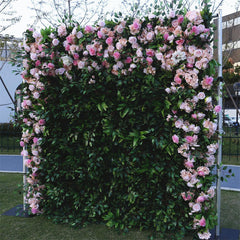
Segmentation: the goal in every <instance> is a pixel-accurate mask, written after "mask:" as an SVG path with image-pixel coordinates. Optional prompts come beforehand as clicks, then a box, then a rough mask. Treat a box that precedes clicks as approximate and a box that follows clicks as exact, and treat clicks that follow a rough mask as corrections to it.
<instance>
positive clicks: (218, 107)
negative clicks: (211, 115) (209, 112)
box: [214, 105, 222, 113]
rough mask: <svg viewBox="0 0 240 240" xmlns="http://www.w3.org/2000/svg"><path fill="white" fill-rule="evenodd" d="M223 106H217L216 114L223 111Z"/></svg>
mask: <svg viewBox="0 0 240 240" xmlns="http://www.w3.org/2000/svg"><path fill="white" fill-rule="evenodd" d="M221 109H222V108H221V106H220V105H217V106H215V108H214V111H215V112H216V113H219V112H220V111H221Z"/></svg>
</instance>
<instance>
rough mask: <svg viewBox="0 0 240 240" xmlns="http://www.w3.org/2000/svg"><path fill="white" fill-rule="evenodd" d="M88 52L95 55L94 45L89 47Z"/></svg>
mask: <svg viewBox="0 0 240 240" xmlns="http://www.w3.org/2000/svg"><path fill="white" fill-rule="evenodd" d="M89 54H90V55H91V56H95V55H96V49H95V48H94V47H90V49H89Z"/></svg>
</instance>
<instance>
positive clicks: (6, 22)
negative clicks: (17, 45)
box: [0, 0, 21, 34]
mask: <svg viewBox="0 0 240 240" xmlns="http://www.w3.org/2000/svg"><path fill="white" fill-rule="evenodd" d="M14 2H16V0H1V1H0V34H2V33H4V31H5V30H6V29H7V28H9V27H10V26H12V25H13V24H15V23H16V22H18V21H20V19H21V16H16V11H14V10H12V6H13V3H14Z"/></svg>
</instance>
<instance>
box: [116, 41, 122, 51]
mask: <svg viewBox="0 0 240 240" xmlns="http://www.w3.org/2000/svg"><path fill="white" fill-rule="evenodd" d="M122 48H123V45H122V44H121V43H120V42H117V43H116V49H117V50H121V49H122Z"/></svg>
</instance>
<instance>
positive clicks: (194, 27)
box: [191, 26, 200, 35]
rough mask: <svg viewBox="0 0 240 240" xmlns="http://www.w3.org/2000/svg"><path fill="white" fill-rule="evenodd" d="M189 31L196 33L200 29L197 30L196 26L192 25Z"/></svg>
mask: <svg viewBox="0 0 240 240" xmlns="http://www.w3.org/2000/svg"><path fill="white" fill-rule="evenodd" d="M191 33H195V34H196V35H198V34H199V33H200V31H199V29H198V27H197V26H193V27H192V30H191Z"/></svg>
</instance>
